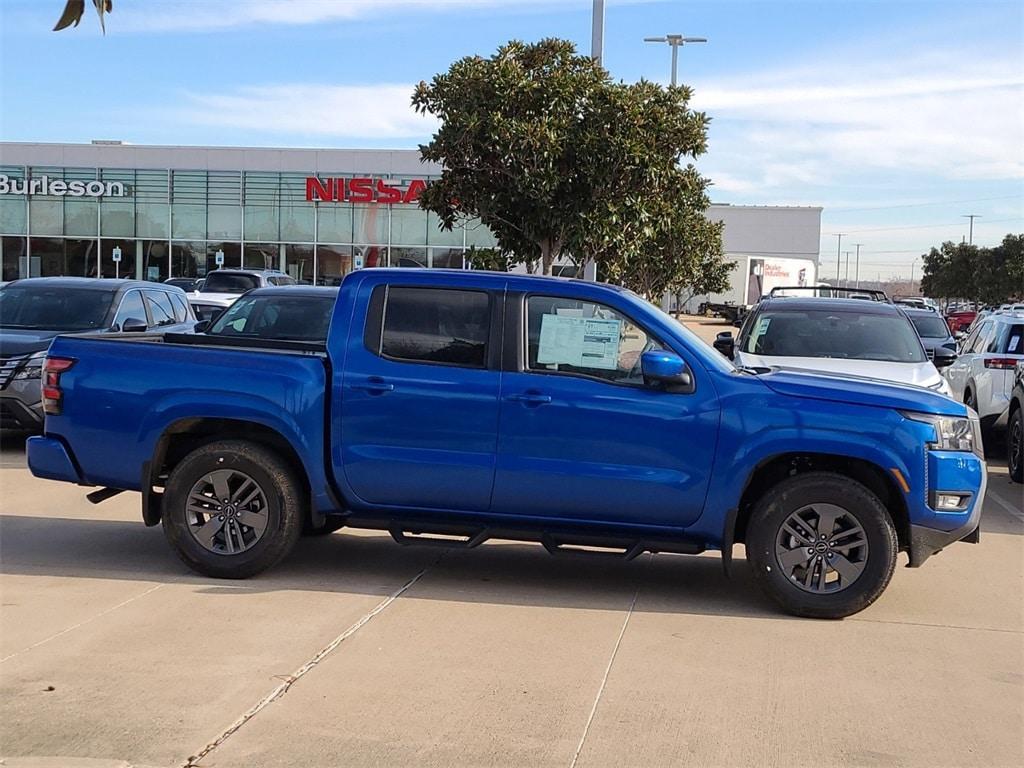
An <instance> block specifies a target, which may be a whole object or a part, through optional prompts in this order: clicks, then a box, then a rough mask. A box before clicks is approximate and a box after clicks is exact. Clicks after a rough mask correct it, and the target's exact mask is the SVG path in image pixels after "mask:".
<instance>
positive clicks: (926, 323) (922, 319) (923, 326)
mask: <svg viewBox="0 0 1024 768" xmlns="http://www.w3.org/2000/svg"><path fill="white" fill-rule="evenodd" d="M903 314H905V315H906V316H907V317H909V318H910V322H911V323H913V324H914V329H915V330H916V331H917V335H918V336H920V337H921V344H923V345H924V351H925V354H926V355H928V359H929V360H931V361H932V363H934V364H935V367H936V368H937V369H938V370H939V371H942V369H943V368H945V367H946V366H948V365H952V363H953V361H954V360H956V339H954V338H953V334H951V333H950V332H949V326H948V325H946V323H944V322H943V320H942V317H941V316H940V315H939V314H938V313H937V312H934V311H932V310H930V309H912V308H910V307H905V308H904V309H903Z"/></svg>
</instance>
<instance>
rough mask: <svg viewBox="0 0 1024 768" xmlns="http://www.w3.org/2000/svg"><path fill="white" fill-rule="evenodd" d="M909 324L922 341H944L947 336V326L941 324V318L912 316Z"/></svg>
mask: <svg viewBox="0 0 1024 768" xmlns="http://www.w3.org/2000/svg"><path fill="white" fill-rule="evenodd" d="M910 322H912V323H913V324H914V327H915V328H917V332H918V333H919V334H920V336H921V338H922V339H944V338H946V337H947V336H949V326H947V325H946V324H945V323H944V322H942V318H941V317H936V316H934V315H914V316H912V317H911V318H910Z"/></svg>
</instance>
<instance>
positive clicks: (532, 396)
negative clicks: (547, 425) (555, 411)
mask: <svg viewBox="0 0 1024 768" xmlns="http://www.w3.org/2000/svg"><path fill="white" fill-rule="evenodd" d="M508 399H509V400H511V401H512V402H515V403H523V404H525V405H544V404H545V403H550V402H551V397H550V395H542V394H540V392H521V393H520V394H518V395H509V396H508Z"/></svg>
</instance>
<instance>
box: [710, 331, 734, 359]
mask: <svg viewBox="0 0 1024 768" xmlns="http://www.w3.org/2000/svg"><path fill="white" fill-rule="evenodd" d="M712 346H714V348H715V349H717V350H718V351H719V352H721V353H722V354H723V355H725V356H726V357H728V358H729V359H730V360H732V358H733V356H734V355H735V353H736V340H735V339H734V338H733V337H732V331H722V332H721V333H720V334H718V335H717V336H716V337H715V342H714V344H713V345H712Z"/></svg>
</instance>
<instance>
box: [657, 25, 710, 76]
mask: <svg viewBox="0 0 1024 768" xmlns="http://www.w3.org/2000/svg"><path fill="white" fill-rule="evenodd" d="M707 41H708V39H707V38H706V37H683V36H682V35H663V36H661V37H645V38H644V42H645V43H668V44H669V45H670V46H672V85H675V84H676V64H677V62H678V61H679V48H680V46H683V45H686V44H687V43H706V42H707Z"/></svg>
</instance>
